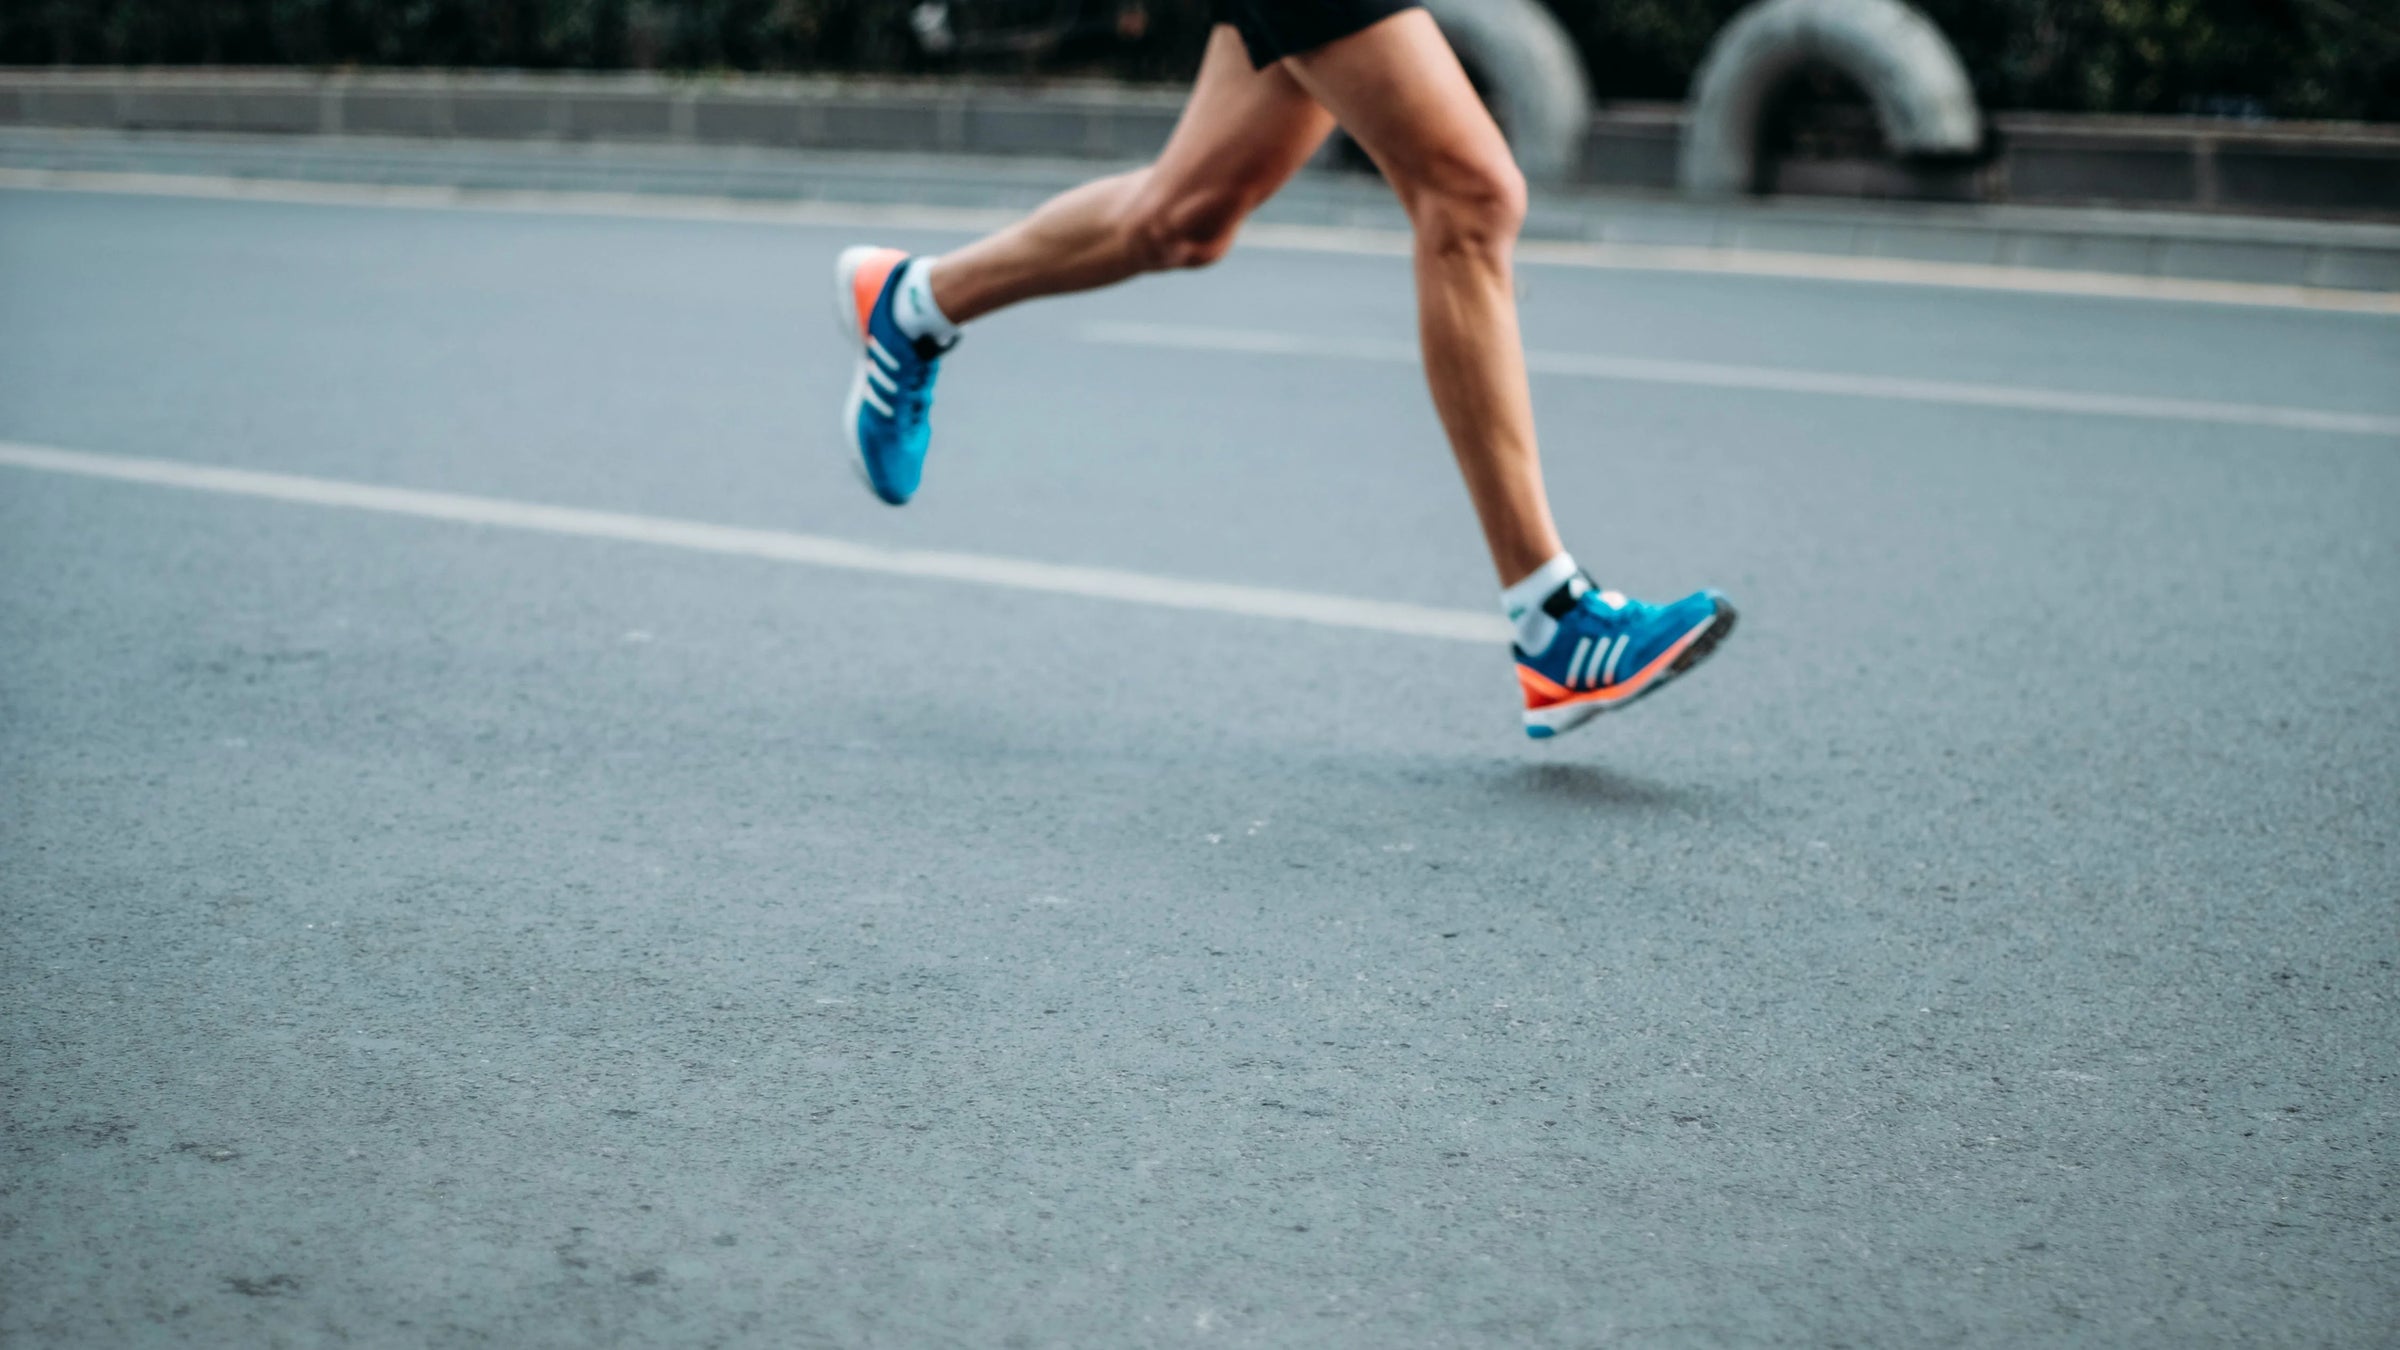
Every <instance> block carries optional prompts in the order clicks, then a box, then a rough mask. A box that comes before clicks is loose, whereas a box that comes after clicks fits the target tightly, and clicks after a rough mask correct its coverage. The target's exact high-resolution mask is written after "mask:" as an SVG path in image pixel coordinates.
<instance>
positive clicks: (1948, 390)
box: [1081, 323, 2400, 437]
mask: <svg viewBox="0 0 2400 1350" xmlns="http://www.w3.org/2000/svg"><path fill="white" fill-rule="evenodd" d="M1081 336H1082V337H1083V339H1084V340H1085V341H1087V342H1094V343H1100V344H1103V345H1107V346H1136V347H1163V348H1169V349H1172V350H1176V351H1201V352H1235V353H1241V354H1244V355H1254V356H1300V357H1309V356H1315V357H1326V358H1331V359H1334V360H1343V361H1377V362H1385V363H1391V364H1404V365H1412V366H1413V365H1415V364H1417V346H1416V344H1415V343H1413V342H1378V341H1373V340H1368V339H1357V338H1318V337H1305V336H1302V335H1300V334H1298V333H1271V332H1264V331H1258V330H1252V329H1245V328H1203V327H1194V326H1187V325H1182V324H1160V323H1094V324H1087V325H1085V326H1084V328H1083V329H1082V331H1081ZM1525 365H1526V368H1527V369H1528V370H1531V371H1533V372H1534V373H1535V374H1539V375H1578V376H1582V377H1584V378H1586V379H1596V380H1624V381H1628V382H1632V383H1637V384H1678V385H1700V386H1704V387H1707V388H1713V389H1757V390H1768V391H1772V392H1775V393H1786V394H1830V395H1834V396H1836V397H1840V398H1865V399H1887V400H1896V401H1899V402H1906V403H1947V404H1953V405H1957V406H1962V407H1974V408H2013V409H2018V410H2021V411H2030V412H2056V413H2075V414H2080V415H2085V416H2092V417H2142V418H2152V419H2157V420H2161V421H2170V422H2209V423H2216V424H2219V425H2228V426H2257V427H2274V428H2277V429H2279V430H2284V431H2322V432H2332V433H2336V434H2340V435H2345V436H2392V437H2400V417H2387V416H2382V415H2378V414H2375V413H2345V412H2327V411H2324V410H2322V409H2317V408H2282V407H2273V406H2269V405H2265V404H2256V403H2206V402H2196V401H2193V400H2189V399H2176V398H2150V397H2145V396H2142V395H2138V394H2087V393H2081V392H2078V391H2075V390H2071V389H2025V388H2019V387H2016V386H2013V385H2005V384H1969V383H1963V382H1959V381H1953V380H1912V379H1903V378H1900V377H1897V376H1889V375H1842V374H1836V373H1834V372H1831V371H1814V370H1784V369H1779V368H1776V367H1773V366H1726V365H1714V364H1710V363H1708V362H1702V361H1653V360H1647V359H1644V358H1640V357H1625V356H1589V355H1583V354H1580V353H1575V352H1542V351H1528V352H1527V353H1525Z"/></svg>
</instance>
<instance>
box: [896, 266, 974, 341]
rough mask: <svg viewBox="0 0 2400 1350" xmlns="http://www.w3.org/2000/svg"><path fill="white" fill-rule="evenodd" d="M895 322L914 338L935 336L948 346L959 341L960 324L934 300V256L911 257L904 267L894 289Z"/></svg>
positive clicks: (901, 329) (935, 338) (935, 339)
mask: <svg viewBox="0 0 2400 1350" xmlns="http://www.w3.org/2000/svg"><path fill="white" fill-rule="evenodd" d="M892 322H893V323H896V324H898V325H900V331H901V332H903V333H906V334H908V335H909V336H910V337H912V338H932V339H933V340H934V342H935V343H936V344H938V345H940V346H944V347H947V346H949V345H950V344H951V343H953V342H956V341H958V325H957V324H954V323H952V322H950V320H949V319H948V318H947V317H946V316H944V315H943V313H942V307H941V306H940V305H937V304H935V303H933V259H931V258H911V259H909V260H908V263H907V264H906V265H905V266H904V267H902V268H901V270H900V284H899V286H898V287H897V288H895V289H894V290H893V292H892Z"/></svg>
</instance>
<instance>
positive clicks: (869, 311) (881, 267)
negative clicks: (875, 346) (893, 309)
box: [850, 248, 908, 337]
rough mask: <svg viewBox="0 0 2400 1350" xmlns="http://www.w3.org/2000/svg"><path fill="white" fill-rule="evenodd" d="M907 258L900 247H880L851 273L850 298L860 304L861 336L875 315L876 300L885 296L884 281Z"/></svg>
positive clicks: (864, 334)
mask: <svg viewBox="0 0 2400 1350" xmlns="http://www.w3.org/2000/svg"><path fill="white" fill-rule="evenodd" d="M907 260H908V255H907V254H906V253H903V252H901V251H900V250H899V249H896V248H879V249H877V250H875V253H874V255H873V256H872V257H869V258H867V259H866V260H865V261H863V262H861V263H859V265H858V270H857V271H855V272H852V273H851V274H850V299H851V302H852V303H854V304H856V305H857V306H858V332H859V336H861V337H864V336H866V332H867V320H868V319H870V318H871V317H873V316H874V313H875V302H876V301H877V300H878V299H881V298H882V296H883V283H884V282H886V281H888V280H890V279H891V275H892V269H893V268H895V267H898V266H899V265H900V264H901V263H903V262H906V261H907Z"/></svg>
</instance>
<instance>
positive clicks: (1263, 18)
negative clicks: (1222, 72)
mask: <svg viewBox="0 0 2400 1350" xmlns="http://www.w3.org/2000/svg"><path fill="white" fill-rule="evenodd" d="M1416 7H1417V0H1209V17H1210V18H1212V19H1214V20H1215V21H1216V22H1218V23H1229V24H1232V25H1233V27H1234V31H1236V32H1238V33H1240V34H1241V35H1242V45H1243V46H1245V47H1248V48H1249V49H1250V64H1251V65H1253V66H1256V67H1258V68H1259V69H1261V70H1264V69H1266V67H1267V66H1268V65H1269V64H1271V63H1273V62H1276V61H1280V60H1282V59H1283V58H1285V57H1287V56H1297V55H1299V54H1300V53H1301V52H1307V51H1315V50H1316V49H1317V48H1319V47H1322V46H1324V45H1325V44H1326V43H1328V42H1332V41H1335V40H1336V39H1339V38H1346V37H1348V36H1350V35H1351V34H1352V33H1355V32H1357V31H1358V30H1359V29H1361V28H1365V27H1367V26H1368V25H1369V24H1373V23H1379V22H1381V21H1382V20H1385V19H1388V18H1390V17H1392V16H1393V15H1395V14H1397V13H1399V12H1400V11H1401V10H1404V9H1415V8H1416Z"/></svg>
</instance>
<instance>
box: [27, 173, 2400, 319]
mask: <svg viewBox="0 0 2400 1350" xmlns="http://www.w3.org/2000/svg"><path fill="white" fill-rule="evenodd" d="M1095 171H1097V169H1095ZM0 189H18V190H23V191H41V192H97V193H111V194H118V195H124V196H140V197H199V198H211V199H218V200H226V201H255V202H273V203H279V204H284V205H298V206H353V207H356V206H365V207H383V208H406V209H415V210H442V211H496V212H505V213H513V214H531V215H564V216H610V217H623V218H629V219H640V220H693V221H723V222H732V223H737V224H767V225H800V226H820V227H822V226H835V227H840V228H844V229H852V228H855V229H894V230H951V231H958V232H962V233H977V234H979V233H982V232H985V231H988V230H993V229H997V228H999V227H1000V226H1002V225H1005V224H1008V223H1010V222H1011V221H1014V220H1017V219H1019V218H1021V217H1022V216H1023V215H1024V214H1025V213H1024V212H1023V211H1018V210H1003V209H993V208H986V207H951V206H909V205H876V204H869V203H853V202H802V201H765V200H758V199H753V198H736V197H708V196H691V195H684V194H678V193H652V192H583V191H569V190H564V189H549V188H535V189H517V188H459V187H440V186H427V185H417V184H401V183H330V182H311V181H306V180H296V179H275V178H237V177H231V176H226V175H215V174H166V173H131V172H113V171H94V170H84V169H0ZM1242 246H1243V247H1245V248H1271V249H1285V250H1292V251H1297V252H1307V253H1349V254H1367V255H1373V256H1381V257H1403V258H1404V257H1407V256H1408V255H1409V253H1410V252H1411V250H1412V249H1413V248H1414V244H1413V242H1412V241H1411V240H1410V238H1409V236H1408V233H1407V232H1406V231H1404V230H1388V229H1376V228H1373V227H1366V226H1349V225H1298V224H1278V223H1275V222H1272V221H1261V222H1258V223H1255V224H1252V225H1249V226H1248V227H1246V228H1245V229H1244V230H1243V231H1242ZM1517 261H1518V262H1519V263H1520V264H1522V265H1525V266H1531V267H1575V268H1585V269H1594V270H1600V271H1633V272H1685V273H1696V274H1701V275H1714V276H1737V277H1781V278H1787V279H1792V280H1801V281H1835V282H1857V283H1868V284H1875V285H1885V286H1937V287H1947V288H1950V289H1954V290H1975V291H2008V292H2016V293H2020V294H2030V295H2057V296H2084V297H2099V298H2104V299H2115V300H2163V301H2175V302H2181V303H2193V304H2211V305H2245V306H2263V307H2266V308H2271V309H2311V310H2324V311H2331V312H2334V313H2345V314H2380V315H2386V316H2400V293H2395V292H2390V291H2358V290H2343V289H2338V288H2333V287H2323V286H2278V285H2270V284H2266V283H2263V282H2252V281H2208V280H2203V279H2200V278H2196V277H2153V276H2128V275H2124V274H2121V273H2115V272H2071V271H2062V270H2054V269H2051V268H2045V267H2007V266H2001V265H1998V264H1993V263H1953V262H1932V261H1924V260H1918V259H1911V258H1874V257H1854V256H1850V255H1847V254H1829V253H1779V252H1774V251H1771V250H1764V249H1745V248H1700V247H1693V246H1690V245H1674V244H1611V243H1583V242H1577V241H1573V240H1537V239H1528V240H1525V241H1523V242H1522V243H1520V244H1519V245H1518V246H1517Z"/></svg>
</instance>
